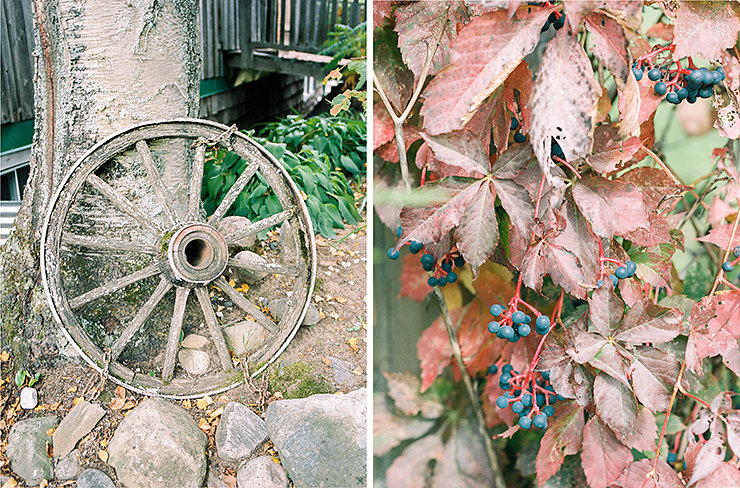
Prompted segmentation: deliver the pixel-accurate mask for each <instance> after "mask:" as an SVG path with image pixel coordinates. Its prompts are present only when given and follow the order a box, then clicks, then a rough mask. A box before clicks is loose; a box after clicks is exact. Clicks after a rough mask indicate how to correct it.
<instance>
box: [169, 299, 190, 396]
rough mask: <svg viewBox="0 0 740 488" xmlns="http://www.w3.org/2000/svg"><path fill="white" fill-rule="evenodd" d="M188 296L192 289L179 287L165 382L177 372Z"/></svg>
mask: <svg viewBox="0 0 740 488" xmlns="http://www.w3.org/2000/svg"><path fill="white" fill-rule="evenodd" d="M188 295H190V288H186V287H178V288H177V289H176V290H175V310H174V312H173V313H172V322H171V323H170V331H169V335H168V336H167V349H166V351H165V354H164V366H163V367H162V379H163V380H164V381H170V380H171V379H172V373H173V372H174V371H175V355H176V354H177V349H178V347H177V346H178V345H179V342H180V341H179V339H180V331H181V330H182V321H183V319H184V318H185V306H186V305H187V303H188Z"/></svg>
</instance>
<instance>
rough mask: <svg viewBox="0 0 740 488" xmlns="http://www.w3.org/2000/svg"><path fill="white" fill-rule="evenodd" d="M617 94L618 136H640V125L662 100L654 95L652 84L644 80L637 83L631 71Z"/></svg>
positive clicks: (650, 115)
mask: <svg viewBox="0 0 740 488" xmlns="http://www.w3.org/2000/svg"><path fill="white" fill-rule="evenodd" d="M617 94H618V97H617V107H618V109H619V115H620V118H619V136H620V137H624V138H626V137H629V136H640V132H641V126H642V124H643V123H645V122H647V121H648V120H650V118H651V117H652V116H653V114H654V113H655V111H656V110H657V109H658V105H660V102H661V100H662V98H661V97H659V96H657V95H656V94H655V92H654V91H653V85H652V83H648V82H646V81H645V80H643V81H642V83H639V82H638V81H637V80H636V79H635V75H634V73H632V70H630V72H629V73H628V74H627V82H626V83H625V84H624V86H623V87H617ZM640 139H641V140H642V139H643V138H642V137H640Z"/></svg>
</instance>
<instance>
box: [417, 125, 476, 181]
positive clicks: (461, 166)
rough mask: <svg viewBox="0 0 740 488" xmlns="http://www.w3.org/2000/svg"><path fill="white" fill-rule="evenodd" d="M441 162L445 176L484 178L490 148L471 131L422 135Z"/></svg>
mask: <svg viewBox="0 0 740 488" xmlns="http://www.w3.org/2000/svg"><path fill="white" fill-rule="evenodd" d="M421 137H423V138H424V140H425V141H426V143H427V144H428V145H429V148H430V149H431V150H432V151H433V152H434V156H436V158H437V160H438V161H439V163H440V164H439V167H440V170H441V172H442V174H443V175H445V176H467V177H470V178H482V177H483V176H484V175H485V174H486V173H488V167H489V164H488V148H487V147H485V146H484V145H483V141H481V139H480V137H478V136H477V135H476V134H474V133H472V132H470V131H457V132H450V133H449V134H442V135H439V136H429V135H427V134H424V133H421Z"/></svg>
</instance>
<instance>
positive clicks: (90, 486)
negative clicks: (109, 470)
mask: <svg viewBox="0 0 740 488" xmlns="http://www.w3.org/2000/svg"><path fill="white" fill-rule="evenodd" d="M77 488H116V485H115V484H114V483H113V481H111V479H110V477H109V476H108V475H107V474H105V473H103V472H102V471H100V470H99V469H86V470H85V471H83V472H82V473H80V476H79V477H78V478H77Z"/></svg>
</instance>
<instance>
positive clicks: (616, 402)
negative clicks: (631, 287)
mask: <svg viewBox="0 0 740 488" xmlns="http://www.w3.org/2000/svg"><path fill="white" fill-rule="evenodd" d="M594 402H595V403H596V415H598V416H599V418H601V420H603V421H604V423H605V424H606V425H608V426H609V428H611V429H612V430H613V431H614V432H615V433H616V434H617V436H619V439H620V440H625V439H627V438H628V437H629V435H630V433H631V432H632V426H633V425H634V423H635V421H636V420H637V403H636V402H635V397H634V396H633V395H632V392H631V391H630V390H629V388H628V387H627V386H625V385H624V384H623V383H621V382H620V381H618V380H616V379H614V378H612V377H611V376H609V375H607V374H605V373H599V374H598V375H597V376H596V379H595V380H594Z"/></svg>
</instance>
